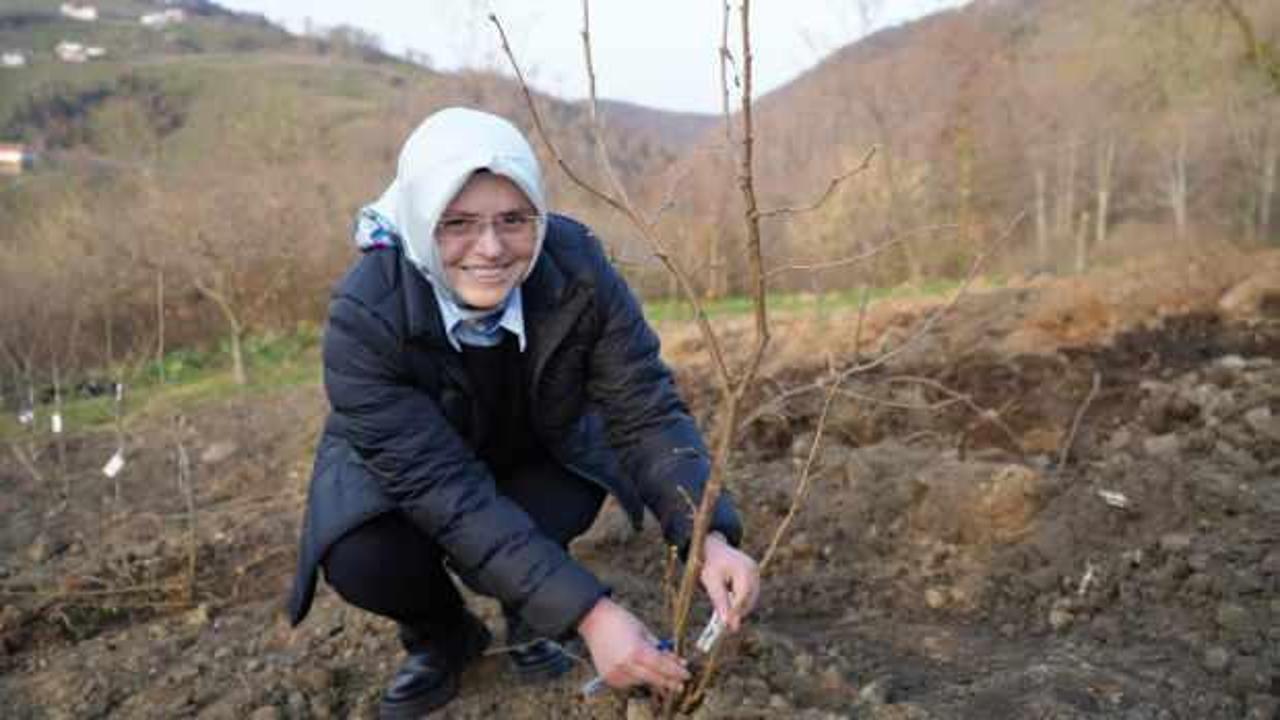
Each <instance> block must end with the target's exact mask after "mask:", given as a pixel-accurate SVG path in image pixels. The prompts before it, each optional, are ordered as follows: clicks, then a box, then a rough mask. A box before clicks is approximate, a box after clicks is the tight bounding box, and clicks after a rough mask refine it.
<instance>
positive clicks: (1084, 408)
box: [1055, 370, 1102, 471]
mask: <svg viewBox="0 0 1280 720" xmlns="http://www.w3.org/2000/svg"><path fill="white" fill-rule="evenodd" d="M1101 388H1102V373H1100V372H1098V371H1097V370H1094V371H1093V384H1092V385H1091V386H1090V387H1089V394H1088V395H1086V396H1085V398H1084V401H1083V402H1081V403H1080V407H1079V408H1077V409H1076V415H1075V417H1074V418H1073V419H1072V420H1071V432H1070V433H1069V434H1068V435H1067V440H1066V442H1064V443H1063V444H1062V452H1061V453H1059V454H1058V464H1057V465H1056V466H1055V469H1056V470H1058V471H1061V470H1062V469H1063V468H1064V467H1066V466H1067V458H1068V457H1069V456H1070V455H1071V446H1072V445H1074V444H1075V441H1076V432H1078V431H1079V430H1080V421H1081V420H1083V419H1084V414H1085V413H1086V412H1088V410H1089V405H1090V404H1092V403H1093V399H1094V398H1095V397H1097V395H1098V390H1099V389H1101Z"/></svg>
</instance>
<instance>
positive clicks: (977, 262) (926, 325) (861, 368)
mask: <svg viewBox="0 0 1280 720" xmlns="http://www.w3.org/2000/svg"><path fill="white" fill-rule="evenodd" d="M1025 216H1026V211H1023V212H1020V213H1018V215H1017V216H1015V217H1014V219H1013V220H1012V221H1011V222H1010V223H1009V226H1008V227H1007V228H1006V229H1005V231H1004V232H1003V233H1002V234H1001V235H1000V236H999V237H997V238H996V239H995V240H994V241H992V242H991V243H989V244H988V245H987V247H985V248H984V249H983V251H982V252H981V253H979V254H978V255H977V257H975V258H974V261H973V263H972V264H971V265H970V266H969V272H968V274H967V275H966V276H965V279H964V280H963V281H962V282H961V284H960V287H959V288H957V289H956V292H955V294H954V295H952V296H951V299H950V300H948V301H947V302H946V303H945V304H943V305H941V306H939V307H937V308H934V309H933V310H932V311H930V313H929V314H928V316H926V318H925V320H924V322H923V323H921V325H920V327H919V328H918V329H917V330H916V331H915V332H914V333H912V335H911V337H909V338H907V339H906V340H904V341H903V342H902V344H900V345H898V346H897V347H895V348H893V349H892V350H890V351H888V352H885V353H883V354H881V355H880V356H878V357H876V358H874V359H872V360H868V361H867V362H860V361H859V362H854V364H852V365H851V366H849V367H848V368H846V369H844V370H842V371H841V372H840V374H839V375H838V376H837V377H838V378H839V379H840V381H841V382H843V380H844V379H845V378H848V377H852V376H853V375H857V374H859V373H864V372H869V371H871V370H874V369H875V368H877V367H880V366H881V365H884V364H885V363H887V362H889V360H891V359H893V358H894V357H896V356H898V355H900V354H901V353H903V352H904V351H906V349H907V348H909V347H911V346H913V345H915V344H916V343H918V342H919V341H920V340H921V339H923V338H924V336H925V335H927V334H928V333H929V331H930V330H932V329H933V326H934V325H936V324H937V323H938V321H939V320H940V319H942V317H943V316H944V315H946V314H947V313H948V312H950V311H951V309H952V308H954V307H955V306H956V304H957V303H958V302H959V301H960V299H961V298H962V297H964V295H965V294H966V293H967V292H968V289H969V286H970V285H972V284H973V280H974V279H975V278H976V277H977V274H978V270H979V269H981V268H982V266H983V264H985V262H986V259H987V257H989V256H990V254H991V253H992V252H994V250H995V249H996V248H997V247H999V246H1000V245H1001V244H1003V242H1004V241H1005V240H1006V239H1007V238H1008V237H1010V236H1011V235H1012V234H1013V231H1014V230H1015V229H1016V228H1017V226H1018V225H1019V224H1020V223H1021V222H1022V219H1023V218H1024V217H1025ZM864 313H865V305H864V310H863V311H860V312H859V330H858V336H859V342H860V338H861V318H862V316H863V314H864ZM819 387H820V384H814V385H807V386H802V387H799V388H795V389H794V390H790V391H787V392H785V393H783V394H782V395H779V396H777V397H775V398H773V399H772V400H770V401H769V402H768V403H765V404H764V405H762V406H760V407H757V408H756V410H755V412H753V413H752V414H751V415H749V416H747V417H746V419H744V420H743V421H742V424H741V425H740V426H739V428H738V429H739V430H742V429H745V428H746V427H748V426H750V425H751V424H752V423H754V422H756V421H758V420H759V419H760V418H762V417H765V416H766V415H769V414H770V413H773V412H775V408H776V407H778V406H779V405H781V404H782V403H783V402H785V401H786V400H788V399H790V398H792V397H796V396H797V395H802V394H804V393H807V392H812V391H814V390H817V389H818V388H819Z"/></svg>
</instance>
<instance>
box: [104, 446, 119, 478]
mask: <svg viewBox="0 0 1280 720" xmlns="http://www.w3.org/2000/svg"><path fill="white" fill-rule="evenodd" d="M123 468H124V450H116V454H115V455H112V456H111V459H110V460H108V461H107V464H106V465H103V466H102V474H103V475H106V476H107V477H109V478H114V477H115V476H116V475H119V474H120V471H121V470H122V469H123Z"/></svg>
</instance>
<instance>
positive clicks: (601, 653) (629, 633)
mask: <svg viewBox="0 0 1280 720" xmlns="http://www.w3.org/2000/svg"><path fill="white" fill-rule="evenodd" d="M578 634H579V635H581V636H582V639H583V640H584V641H586V643H587V648H588V649H589V650H590V651H591V662H592V664H594V665H595V666H596V672H597V673H599V674H600V677H602V678H604V681H605V683H606V684H607V685H608V686H609V687H612V688H628V687H633V686H636V685H648V686H649V687H651V688H653V689H655V690H659V691H663V692H679V691H680V689H681V687H682V686H683V685H684V682H685V681H686V680H688V679H689V670H688V669H687V668H686V667H685V663H684V661H683V660H681V659H680V658H678V657H676V655H674V654H673V653H670V652H664V651H662V650H659V649H658V639H657V638H656V637H654V635H653V633H651V632H649V629H648V628H646V627H645V626H644V623H642V622H640V620H639V618H637V617H636V616H635V615H632V614H631V613H630V612H628V611H627V609H626V608H624V607H622V606H621V605H619V604H617V603H615V602H614V601H612V600H610V599H609V598H607V597H602V598H600V600H599V601H598V602H596V604H595V606H594V607H592V608H591V610H589V611H588V612H587V614H586V615H584V616H583V617H582V620H581V621H580V622H579V623H578Z"/></svg>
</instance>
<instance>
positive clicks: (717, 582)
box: [702, 573, 733, 620]
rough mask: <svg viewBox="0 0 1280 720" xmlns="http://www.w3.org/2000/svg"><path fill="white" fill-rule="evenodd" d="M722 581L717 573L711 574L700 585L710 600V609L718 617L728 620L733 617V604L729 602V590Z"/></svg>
mask: <svg viewBox="0 0 1280 720" xmlns="http://www.w3.org/2000/svg"><path fill="white" fill-rule="evenodd" d="M724 580H725V579H724V578H723V577H721V576H720V575H719V574H718V573H712V574H711V575H710V576H709V577H708V579H707V580H704V581H703V583H702V585H703V587H704V588H705V589H706V591H707V597H708V598H709V599H710V600H711V607H712V608H713V609H714V610H715V611H716V612H717V613H720V617H722V618H724V619H725V620H728V619H729V618H730V617H731V616H732V615H733V603H731V602H730V601H729V589H728V588H727V587H726V586H725V582H724Z"/></svg>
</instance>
